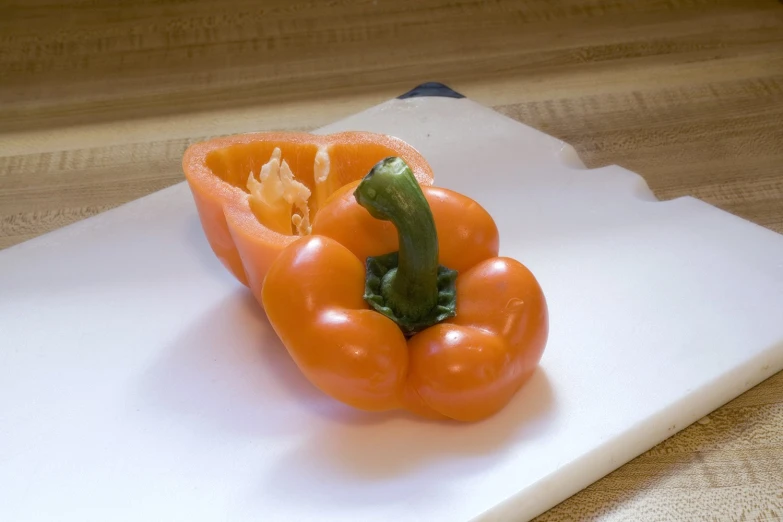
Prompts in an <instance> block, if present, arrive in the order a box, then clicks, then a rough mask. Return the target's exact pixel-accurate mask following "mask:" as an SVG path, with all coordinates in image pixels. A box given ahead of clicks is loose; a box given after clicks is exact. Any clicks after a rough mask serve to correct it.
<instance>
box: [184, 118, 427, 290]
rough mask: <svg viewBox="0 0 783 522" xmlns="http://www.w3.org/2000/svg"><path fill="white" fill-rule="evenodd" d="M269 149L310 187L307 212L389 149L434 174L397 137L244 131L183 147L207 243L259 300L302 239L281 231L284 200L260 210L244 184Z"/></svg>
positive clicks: (285, 220)
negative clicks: (273, 268) (269, 277)
mask: <svg viewBox="0 0 783 522" xmlns="http://www.w3.org/2000/svg"><path fill="white" fill-rule="evenodd" d="M275 149H279V150H280V151H281V160H285V161H287V162H288V163H289V165H290V170H291V172H292V173H293V175H294V178H295V180H296V181H297V182H298V183H300V184H302V185H303V186H304V187H305V188H306V190H307V191H308V192H309V194H308V196H310V197H309V198H308V200H309V201H308V211H309V216H310V218H314V217H315V216H317V214H318V212H319V210H320V208H321V207H322V206H324V205H325V204H326V201H327V200H328V199H329V198H330V197H332V195H333V194H334V193H335V192H336V191H339V190H340V189H341V187H343V186H344V185H345V184H347V183H351V182H353V181H355V180H358V179H360V178H361V177H362V176H364V175H365V174H366V173H367V171H368V170H369V169H370V168H371V167H372V166H373V165H374V164H375V163H376V162H378V161H379V160H381V159H382V158H384V157H387V156H389V155H397V156H401V157H403V158H404V159H405V161H407V162H408V163H409V164H410V165H411V167H412V169H413V171H414V174H415V176H416V179H417V180H419V182H420V183H422V184H424V185H429V184H431V183H432V179H433V175H432V170H431V169H430V167H429V165H428V164H427V162H426V160H425V159H424V158H423V157H422V156H421V154H419V152H418V151H417V150H416V149H414V148H413V147H411V146H410V145H408V144H407V143H405V142H404V141H402V140H400V139H398V138H395V137H392V136H387V135H382V134H375V133H370V132H341V133H335V134H328V135H316V134H310V133H304V132H265V133H250V134H241V135H234V136H228V137H222V138H215V139H211V140H207V141H203V142H200V143H196V144H193V145H191V146H190V147H188V149H187V150H186V151H185V155H184V157H183V160H182V168H183V171H184V173H185V178H186V181H187V182H188V185H189V187H190V190H191V193H192V195H193V199H194V201H195V204H196V209H197V212H198V215H199V219H200V222H201V226H202V229H203V230H204V233H205V235H206V237H207V240H208V242H209V244H210V247H211V248H212V250H213V252H214V253H215V255H216V256H217V257H218V258H219V259H220V261H221V262H222V263H223V265H224V266H225V267H226V268H227V269H228V270H229V271H230V272H231V273H232V274H233V275H234V276H235V277H236V278H237V279H238V280H239V281H240V282H242V283H243V284H245V285H247V286H249V287H250V288H251V289H252V291H253V293H254V295H255V296H256V297H257V298H258V301H259V303H260V302H261V298H260V296H261V286H262V284H263V281H264V277H265V276H266V273H267V270H268V269H269V266H270V265H271V263H272V261H274V259H275V258H276V257H277V256H278V255H279V254H280V252H282V250H283V249H284V248H285V247H286V246H288V245H289V244H291V243H292V242H293V241H295V240H296V239H297V238H299V237H300V235H299V234H297V233H294V232H293V231H290V233H289V231H288V230H287V229H286V226H287V225H290V224H291V219H292V217H293V216H294V215H297V214H296V213H293V214H291V215H284V214H283V213H284V212H285V204H286V202H285V201H282V202H281V203H282V204H281V205H277V204H276V202H274V201H272V202H267V203H268V205H267V207H266V208H264V207H263V205H261V204H260V203H259V201H258V199H257V198H256V199H254V198H253V195H252V194H251V193H250V189H249V188H248V185H251V186H252V185H253V182H252V181H250V180H249V176H250V175H251V173H254V174H260V173H261V170H262V166H263V165H264V164H266V163H268V161H269V160H270V159H271V158H272V156H273V154H274V151H275ZM270 207H271V210H270ZM275 207H277V208H275ZM288 207H289V208H290V207H291V205H288ZM281 208H282V209H283V210H281ZM292 212H294V211H292ZM299 214H301V209H300V211H299ZM293 224H294V225H295V226H296V223H295V222H294V223H293ZM297 228H298V227H297ZM281 230H282V232H281ZM305 233H307V231H305Z"/></svg>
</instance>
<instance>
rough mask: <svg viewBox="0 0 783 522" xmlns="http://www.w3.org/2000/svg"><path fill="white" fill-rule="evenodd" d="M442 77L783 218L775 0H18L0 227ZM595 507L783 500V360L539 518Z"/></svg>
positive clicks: (782, 85)
mask: <svg viewBox="0 0 783 522" xmlns="http://www.w3.org/2000/svg"><path fill="white" fill-rule="evenodd" d="M428 80H438V81H443V82H446V83H449V84H450V85H451V86H452V87H454V88H455V89H457V90H459V91H461V92H463V93H464V94H466V95H467V96H469V97H471V98H473V99H475V100H476V101H479V102H481V103H484V104H486V105H489V106H492V107H494V108H496V109H497V110H498V111H500V112H502V113H504V114H507V115H509V116H511V117H512V118H515V119H517V120H519V121H522V122H524V123H526V124H529V125H531V126H533V127H536V128H538V129H541V130H543V131H544V132H547V133H549V134H552V135H554V136H557V137H559V138H561V139H564V140H566V141H568V142H569V143H571V144H572V145H574V147H575V148H576V149H577V151H578V152H579V153H580V155H581V157H582V159H583V160H584V162H585V163H586V164H587V165H588V166H589V167H596V166H601V165H606V164H619V165H622V166H624V167H626V168H628V169H630V170H633V171H635V172H638V173H640V174H641V175H643V176H644V177H645V178H646V179H647V181H648V183H649V185H650V186H651V188H652V189H653V191H654V192H655V193H656V194H657V195H658V197H660V198H661V199H668V198H673V197H677V196H681V195H693V196H696V197H698V198H701V199H703V200H705V201H708V202H710V203H712V204H714V205H716V206H718V207H720V208H723V209H725V210H727V211H729V212H733V213H735V214H738V215H740V216H742V217H744V218H746V219H749V220H751V221H754V222H756V223H758V224H760V225H762V226H765V227H769V228H771V229H773V230H777V231H778V232H783V170H782V169H781V164H783V6H782V5H781V3H780V2H777V1H774V0H639V1H635V2H628V1H624V0H622V1H621V0H560V1H547V0H518V1H498V0H485V1H478V0H474V1H471V0H457V1H449V2H446V1H437V0H396V1H392V0H331V1H315V0H310V1H304V0H293V1H287V0H268V1H264V2H257V1H254V0H228V1H225V2H222V3H218V2H214V1H206V0H195V1H190V2H189V1H184V0H137V1H135V2H133V3H132V4H130V3H128V4H125V5H122V3H120V2H110V1H108V0H72V1H69V2H54V1H53V0H0V111H2V114H3V117H2V118H1V119H0V248H3V247H9V246H11V245H13V244H16V243H19V242H21V241H24V240H26V239H29V238H32V237H34V236H36V235H39V234H42V233H44V232H47V231H49V230H52V229H55V228H58V227H61V226H63V225H66V224H68V223H71V222H73V221H76V220H78V219H82V218H84V217H87V216H89V215H92V214H95V213H97V212H101V211H103V210H106V209H108V208H111V207H114V206H117V205H120V204H122V203H124V202H127V201H130V200H132V199H135V198H138V197H140V196H143V195H145V194H148V193H150V192H153V191H156V190H159V189H161V188H163V187H166V186H169V185H171V184H173V183H176V182H179V181H181V180H182V173H181V171H180V168H179V161H180V158H181V154H182V152H183V151H184V149H185V147H186V146H187V145H188V144H189V143H191V142H192V141H193V140H195V139H198V138H202V137H206V136H212V135H217V134H225V133H232V132H244V131H249V130H264V129H272V128H277V129H309V128H314V127H318V126H320V125H323V124H326V123H328V122H330V121H333V120H335V119H337V118H340V117H342V116H346V115H348V114H351V113H353V112H356V111H359V110H361V109H363V108H366V107H368V106H371V105H373V104H375V103H378V102H380V101H383V100H385V99H387V98H389V97H392V96H395V95H397V94H399V93H401V92H403V91H405V90H407V89H408V88H410V87H411V86H413V85H415V84H417V83H420V82H422V81H428ZM578 519H584V520H612V521H614V520H780V519H783V374H778V375H776V376H774V377H772V378H771V379H769V380H767V381H766V382H764V383H762V384H761V385H759V386H757V387H756V388H754V389H753V390H751V391H749V392H747V393H746V394H744V395H742V396H741V397H739V398H738V399H736V400H734V401H732V402H731V403H729V404H727V405H726V406H724V407H722V408H720V409H719V410H717V411H716V412H714V413H713V414H712V415H710V416H709V422H706V421H705V423H697V424H694V425H693V426H691V427H689V428H687V429H685V430H684V431H682V432H681V433H679V434H677V435H675V436H673V437H672V438H670V439H668V440H667V441H665V442H664V443H662V444H660V445H659V446H657V447H655V448H653V449H652V450H650V451H649V452H647V453H645V454H644V455H642V456H640V457H638V458H637V459H635V460H633V461H632V462H630V463H628V464H626V465H625V466H623V467H621V468H620V469H618V470H617V471H615V472H614V473H612V474H611V475H609V476H607V477H606V478H604V479H602V480H600V481H598V482H596V483H595V484H593V485H592V486H590V487H589V488H587V489H586V490H584V491H582V492H580V493H579V494H577V495H575V496H574V497H572V498H570V499H569V500H567V501H565V502H563V503H562V504H561V505H559V506H557V507H555V508H553V509H552V510H550V511H549V512H548V513H545V514H543V515H542V516H541V517H539V519H538V521H539V522H544V521H556V520H558V521H559V520H578Z"/></svg>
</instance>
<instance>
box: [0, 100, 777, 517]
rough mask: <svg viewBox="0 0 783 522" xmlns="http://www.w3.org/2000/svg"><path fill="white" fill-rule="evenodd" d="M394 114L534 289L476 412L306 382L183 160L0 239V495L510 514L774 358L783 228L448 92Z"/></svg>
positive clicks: (534, 510)
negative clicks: (219, 242)
mask: <svg viewBox="0 0 783 522" xmlns="http://www.w3.org/2000/svg"><path fill="white" fill-rule="evenodd" d="M348 129H360V130H370V131H376V132H384V133H389V134H393V135H396V136H399V137H400V138H402V139H404V140H407V141H408V142H410V143H411V144H413V145H414V146H415V147H417V148H418V149H419V150H420V151H421V152H422V153H423V154H424V155H425V157H426V158H427V159H428V160H429V161H430V163H431V165H432V167H433V168H434V171H435V173H436V184H438V185H441V186H445V187H448V188H452V189H456V190H459V191H463V192H465V193H466V194H468V195H470V196H472V197H473V198H475V199H476V200H478V201H479V202H480V203H481V204H483V205H484V206H485V207H486V208H487V209H488V210H489V212H490V213H491V214H492V215H493V216H494V217H495V219H496V220H497V224H498V226H499V229H500V235H501V254H503V255H507V256H512V257H515V258H517V259H519V260H521V261H522V262H523V263H525V264H527V265H528V266H529V267H530V268H531V269H532V271H533V272H534V273H535V274H536V276H537V277H538V279H539V281H540V282H541V284H542V286H543V288H544V291H545V292H546V295H547V298H548V302H549V306H550V312H551V336H550V340H549V344H548V347H547V350H546V352H545V354H544V357H543V360H542V362H541V369H540V371H539V372H538V373H537V374H536V375H535V376H534V378H533V379H532V381H531V382H530V383H529V384H528V385H527V387H526V388H524V389H523V391H522V392H521V393H519V394H518V396H517V397H516V399H515V400H514V401H513V402H512V403H511V405H510V406H509V407H507V408H506V409H505V410H503V411H502V412H501V413H500V414H498V415H497V416H496V417H493V418H491V419H490V420H488V421H486V422H483V423H480V424H474V425H465V424H451V423H434V422H427V421H422V420H419V419H417V418H414V417H409V416H406V415H404V414H367V413H362V412H358V411H355V410H351V409H349V408H348V407H345V406H342V405H340V404H338V403H336V402H334V401H332V400H330V399H329V398H327V397H325V396H323V395H321V394H320V393H319V392H318V391H317V390H316V389H315V388H314V387H313V386H311V385H310V384H309V383H308V382H307V381H306V380H305V379H304V378H303V377H302V376H301V375H300V374H299V373H298V370H297V369H296V367H295V366H294V364H293V363H292V362H291V360H290V359H289V357H288V355H287V354H286V352H285V350H284V349H283V347H282V346H281V345H280V344H279V343H278V341H277V340H276V338H275V337H274V335H273V334H272V332H271V329H270V327H269V325H268V324H267V323H266V321H265V319H264V317H263V314H262V313H261V312H260V311H259V308H258V307H257V306H256V303H255V301H253V299H252V298H251V297H250V294H249V292H248V291H247V290H246V289H245V288H244V287H241V286H240V285H239V284H238V283H237V282H235V280H234V279H233V278H232V277H231V276H230V275H229V274H228V273H227V272H226V271H225V269H224V268H223V267H222V266H221V265H220V263H219V262H218V261H217V259H216V258H215V257H214V256H213V254H212V252H211V251H210V249H209V247H208V246H207V242H206V241H205V239H204V236H203V235H202V232H201V229H200V226H199V223H198V219H197V216H196V212H195V209H194V206H193V202H192V200H191V196H190V192H189V191H188V188H187V187H186V186H185V185H184V184H179V185H176V186H174V187H171V188H169V189H166V190H163V191H161V192H158V193H155V194H153V195H151V196H148V197H146V198H143V199H141V200H138V201H135V202H132V203H130V204H127V205H125V206H123V207H120V208H117V209H115V210H112V211H109V212H106V213H103V214H101V215H99V216H96V217H93V218H91V219H87V220H85V221H82V222H79V223H77V224H74V225H72V226H69V227H66V228H64V229H61V230H58V231H56V232H53V233H50V234H47V235H45V236H42V237H40V238H37V239H34V240H32V241H29V242H27V243H24V244H21V245H18V246H15V247H13V248H10V249H7V250H5V251H2V252H0V343H1V345H0V346H1V348H0V520H3V521H13V522H21V521H36V522H38V521H44V520H45V521H50V520H57V521H62V522H66V521H73V522H77V521H78V522H88V521H96V522H98V521H100V522H105V521H109V520H111V521H126V520H127V521H141V520H145V521H146V520H149V521H152V520H165V521H188V522H198V521H216V520H230V521H260V520H263V521H295V522H306V521H319V522H324V521H339V522H344V521H349V520H356V521H366V522H372V521H395V522H398V521H404V520H405V521H408V520H409V521H430V522H438V521H444V522H455V521H461V520H470V519H473V518H477V519H479V520H526V519H529V518H531V517H533V516H534V515H536V514H538V513H541V512H543V511H545V510H547V509H548V508H550V507H552V506H553V505H555V504H556V503H558V502H560V501H561V500H563V499H565V498H567V497H568V496H570V495H571V494H573V493H575V492H577V491H578V490H580V489H581V488H583V487H585V486H587V485H588V484H590V483H591V482H593V481H595V480H597V479H599V478H600V477H602V476H603V475H605V474H606V473H608V472H610V471H611V470H613V469H615V468H617V467H618V466H620V465H621V464H623V463H624V462H626V461H628V460H629V459H631V458H632V457H634V456H636V455H638V454H639V453H641V452H643V451H645V450H646V449H648V448H650V447H652V446H653V445H655V444H656V443H658V442H659V441H661V440H663V439H665V438H666V437H668V436H670V435H673V434H674V433H675V432H677V431H679V430H681V429H682V428H684V427H685V426H687V425H688V424H690V423H692V422H693V421H695V420H697V419H699V418H700V417H702V416H704V415H705V414H707V413H709V412H710V411H712V410H713V409H715V408H717V407H718V406H720V405H721V404H723V403H725V402H727V401H728V400H730V399H731V398H733V397H735V396H736V395H738V394H740V393H742V392H743V391H745V390H746V389H748V388H750V387H752V386H754V385H755V384H757V383H758V382H760V381H761V380H763V379H765V378H767V377H769V376H770V375H772V374H773V373H775V372H776V371H778V370H781V369H782V368H783V236H780V235H777V234H775V233H773V232H770V231H769V230H766V229H763V228H761V227H759V226H756V225H753V224H751V223H748V222H746V221H743V220H740V219H738V218H736V217H734V216H731V215H729V214H727V213H724V212H722V211H719V210H717V209H715V208H713V207H711V206H708V205H706V204H704V203H702V202H700V201H697V200H695V199H691V198H683V199H678V200H675V201H669V202H656V201H655V200H654V198H653V196H652V194H651V193H650V191H649V190H648V189H647V187H646V185H645V184H644V182H643V180H642V179H641V178H640V177H638V176H637V175H635V174H633V173H631V172H628V171H626V170H623V169H621V168H618V167H608V168H602V169H596V170H586V169H584V168H583V167H581V165H580V164H579V161H578V158H576V156H575V155H574V154H573V150H572V149H571V148H570V147H569V146H567V145H565V144H563V143H562V142H560V141H558V140H556V139H553V138H551V137H549V136H547V135H545V134H542V133H540V132H538V131H536V130H534V129H531V128H529V127H526V126H524V125H521V124H520V123H517V122H515V121H513V120H511V119H507V118H505V117H503V116H501V115H499V114H497V113H496V112H493V111H491V110H490V109H487V108H485V107H482V106H480V105H478V104H476V103H474V102H472V101H470V100H467V99H454V98H432V97H427V98H411V99H406V100H392V101H389V102H387V103H384V104H382V105H380V106H377V107H374V108H372V109H370V110H367V111H365V112H363V113H361V114H358V115H356V116H353V117H350V118H348V119H346V120H343V121H340V122H338V123H335V124H334V125H331V126H329V127H328V128H325V129H321V131H320V132H332V131H338V130H348Z"/></svg>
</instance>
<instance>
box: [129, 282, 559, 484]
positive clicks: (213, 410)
mask: <svg viewBox="0 0 783 522" xmlns="http://www.w3.org/2000/svg"><path fill="white" fill-rule="evenodd" d="M140 386H141V389H140V390H139V391H140V394H141V395H142V397H143V401H144V403H145V405H146V409H148V410H149V411H150V413H151V414H153V415H160V416H161V418H163V419H169V418H171V416H172V415H175V416H177V417H178V418H179V419H181V422H183V423H185V422H186V423H191V424H195V425H194V426H192V427H191V429H192V430H196V431H202V432H203V433H204V435H205V436H210V435H211V434H213V433H214V432H215V431H219V432H221V433H222V434H224V435H228V436H231V437H236V438H237V439H239V442H241V441H246V440H247V439H248V438H251V439H254V440H258V439H259V438H264V437H265V436H270V437H276V436H279V435H285V434H296V435H297V436H301V435H302V434H303V433H304V434H307V435H306V437H307V438H306V439H305V442H304V443H303V444H302V445H301V446H300V447H298V448H297V449H295V450H294V451H293V452H292V453H290V454H287V455H284V456H282V461H281V464H280V467H281V469H280V471H279V473H274V474H273V476H274V477H276V478H275V481H277V482H278V484H277V485H276V486H275V487H281V486H282V485H284V484H285V481H286V480H292V481H300V482H301V481H305V482H307V481H310V480H323V479H324V478H325V477H326V476H328V475H329V474H331V473H334V472H335V471H338V472H340V473H347V474H350V475H354V476H356V477H364V478H365V479H366V478H368V477H381V476H384V475H386V476H392V475H399V474H405V473H413V472H418V471H417V468H420V467H421V466H423V465H429V464H431V463H432V462H433V461H438V460H442V461H444V462H447V463H448V465H450V466H455V465H460V463H462V464H465V465H475V464H476V462H475V458H476V457H479V456H482V455H490V456H491V457H492V459H502V455H503V452H504V448H506V447H507V446H508V444H509V443H510V441H511V440H514V442H515V443H520V442H522V443H525V442H526V441H530V440H533V439H535V437H536V434H537V433H539V432H540V431H541V429H542V428H543V427H544V426H545V425H546V423H547V422H549V421H550V420H551V418H552V417H553V415H552V414H553V413H554V409H555V401H554V395H553V393H552V387H551V385H550V382H549V380H548V378H547V376H546V374H545V373H544V371H543V370H541V369H540V368H539V370H538V371H537V372H536V373H535V374H534V375H533V377H532V379H531V380H530V381H529V382H528V384H527V385H526V386H525V387H524V388H523V389H522V390H521V391H520V393H518V394H517V396H516V397H515V399H514V400H513V401H512V403H511V404H510V405H509V406H508V407H507V408H505V409H504V410H503V411H501V412H500V413H499V414H497V415H496V416H494V417H492V418H490V419H488V420H486V421H484V422H481V423H476V424H461V423H454V422H446V421H442V422H441V421H429V420H426V419H420V418H418V417H414V416H413V415H412V414H409V413H407V412H405V411H394V412H383V413H369V412H362V411H359V410H355V409H353V408H350V407H348V406H346V405H343V404H341V403H339V402H337V401H335V400H333V399H331V398H330V397H328V396H326V395H325V394H323V393H321V392H320V391H319V390H318V389H317V388H315V387H314V386H313V385H312V384H310V382H309V381H308V380H307V379H305V377H304V376H303V375H302V374H301V372H300V371H299V369H298V368H297V366H296V365H295V364H294V362H293V360H292V359H291V358H290V356H289V355H288V352H287V351H286V350H285V347H283V346H282V344H281V343H280V341H279V340H278V339H277V337H276V336H275V334H274V332H273V330H272V328H271V326H270V325H269V323H268V321H267V319H266V317H265V314H264V312H263V310H261V308H260V307H259V306H258V304H257V303H256V301H255V299H254V298H253V297H252V295H251V294H250V292H249V291H246V290H244V289H242V290H239V291H237V292H236V293H234V294H232V295H231V296H230V297H228V298H226V299H225V300H224V301H223V302H221V303H219V305H218V306H216V307H215V308H214V309H213V310H211V311H210V312H209V313H207V314H205V315H204V316H203V317H202V318H201V319H200V320H198V321H196V322H193V323H191V324H190V325H189V326H188V327H186V329H185V331H184V332H183V333H182V334H181V335H180V336H179V337H178V338H177V339H176V340H175V341H174V342H173V343H172V344H171V345H169V346H168V347H167V348H166V349H165V350H164V351H163V353H162V355H161V358H160V359H159V360H158V361H157V363H156V364H154V365H153V366H152V367H151V368H149V370H148V372H147V374H146V375H145V377H144V378H143V379H142V382H141V383H140ZM297 470H308V473H307V477H304V476H296V475H295V474H296V473H298V471H297ZM319 470H320V471H319ZM320 472H323V476H321V477H320V479H319V478H318V475H319V473H320ZM292 473H293V474H294V475H292Z"/></svg>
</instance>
